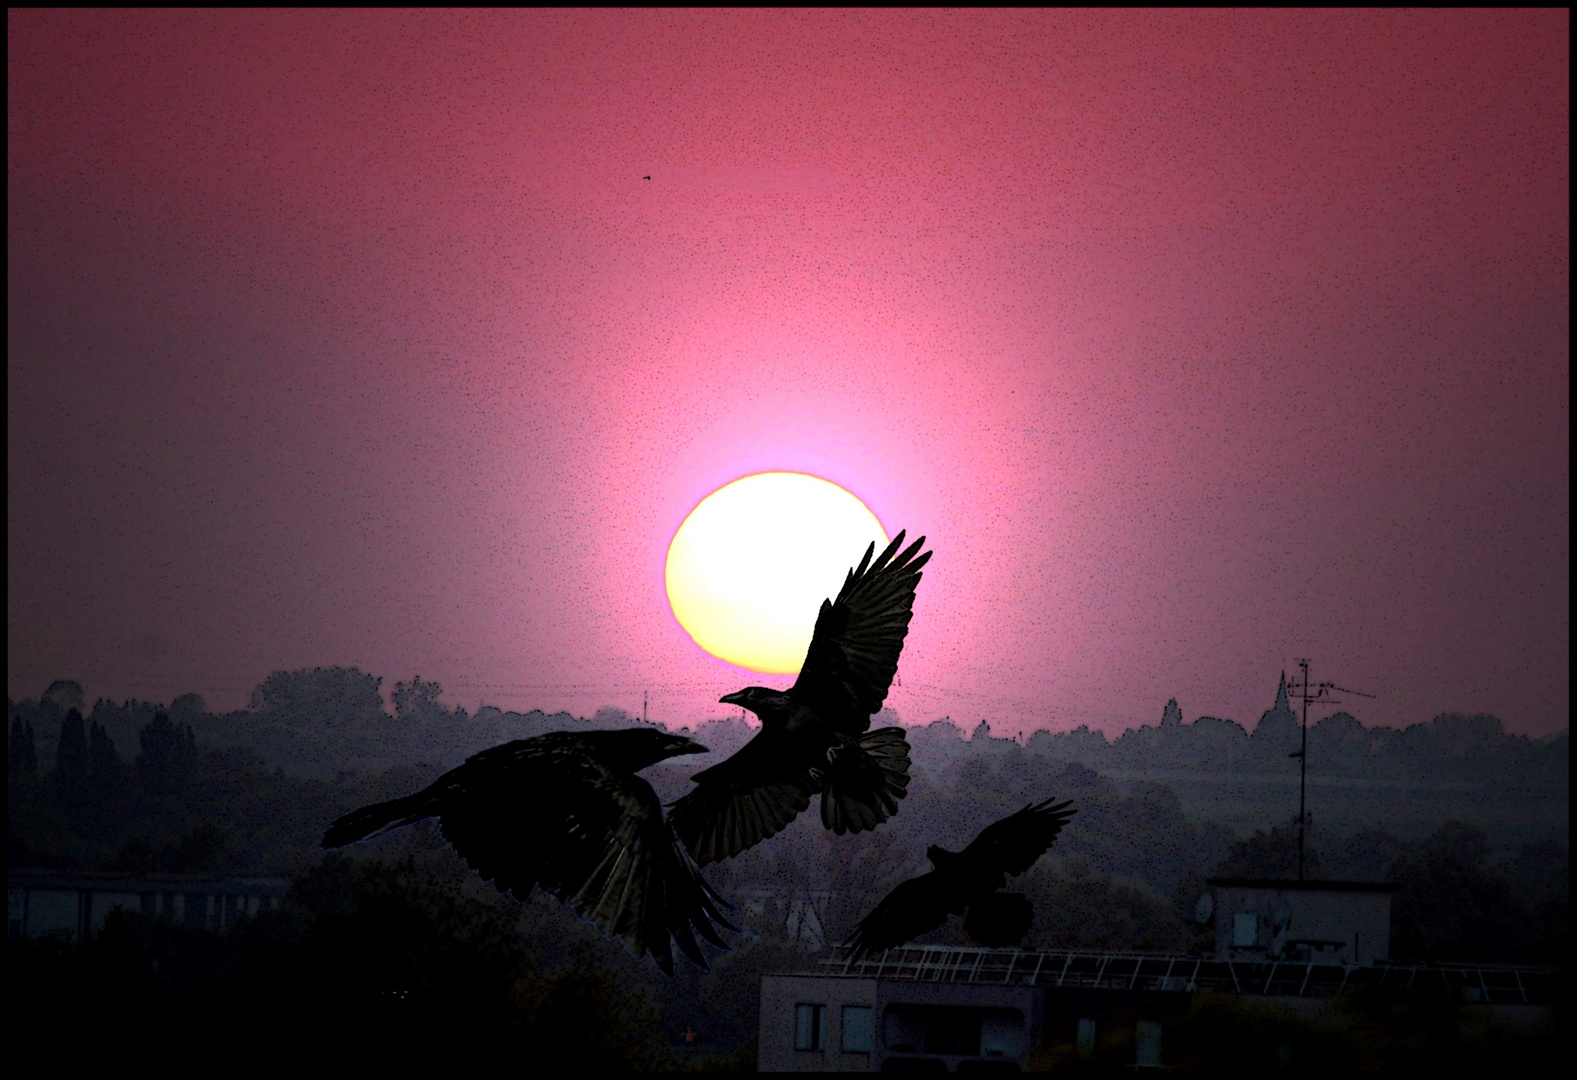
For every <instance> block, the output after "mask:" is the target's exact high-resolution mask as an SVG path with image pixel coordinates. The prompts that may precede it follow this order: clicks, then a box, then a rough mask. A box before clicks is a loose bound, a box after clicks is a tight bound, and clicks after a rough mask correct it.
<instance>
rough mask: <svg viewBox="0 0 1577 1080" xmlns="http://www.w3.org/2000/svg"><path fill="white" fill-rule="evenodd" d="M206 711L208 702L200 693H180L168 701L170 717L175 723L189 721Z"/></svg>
mask: <svg viewBox="0 0 1577 1080" xmlns="http://www.w3.org/2000/svg"><path fill="white" fill-rule="evenodd" d="M207 712H208V703H207V702H206V701H204V700H203V697H202V695H201V694H182V695H181V696H180V697H178V698H176V699H175V700H174V701H172V702H170V718H171V719H172V720H174V721H175V722H176V723H180V722H181V721H183V720H184V721H186V722H187V723H191V722H192V721H193V720H195V719H197V718H198V717H199V716H202V715H204V714H205V713H207Z"/></svg>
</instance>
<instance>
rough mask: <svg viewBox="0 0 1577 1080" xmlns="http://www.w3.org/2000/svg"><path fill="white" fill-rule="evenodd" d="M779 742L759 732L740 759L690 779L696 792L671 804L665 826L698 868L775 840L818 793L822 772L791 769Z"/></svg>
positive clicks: (768, 732) (772, 733)
mask: <svg viewBox="0 0 1577 1080" xmlns="http://www.w3.org/2000/svg"><path fill="white" fill-rule="evenodd" d="M783 741H784V736H783V734H782V733H781V732H776V731H772V730H769V729H766V728H763V729H762V730H761V731H759V732H757V733H756V736H755V738H753V739H751V740H750V741H749V742H748V743H746V744H745V745H744V746H743V747H741V748H740V750H739V752H738V753H736V754H734V755H733V756H732V757H730V758H728V759H727V760H726V761H723V762H720V763H719V764H717V765H714V766H712V767H711V768H710V769H706V770H703V771H702V772H699V773H696V774H695V775H694V776H693V777H691V780H693V781H694V782H695V785H696V786H695V787H694V788H693V789H691V790H690V791H689V792H688V793H687V794H685V795H683V796H681V797H680V798H678V799H676V800H675V801H674V802H673V803H672V804H670V806H669V809H668V820H669V822H670V823H671V824H672V825H673V829H674V832H675V834H677V835H678V837H679V839H680V840H681V841H683V843H684V845H685V847H686V848H688V849H689V851H690V854H691V855H693V856H694V857H695V861H696V862H697V863H698V864H699V865H701V866H705V865H707V864H708V863H712V862H716V861H717V860H719V859H727V858H731V857H732V856H734V855H738V854H739V853H740V852H741V851H744V850H745V849H746V848H749V847H753V846H755V845H756V844H759V843H760V842H761V841H763V840H765V839H767V838H768V837H770V836H775V835H777V834H778V833H779V832H781V831H782V830H783V829H784V827H785V826H787V825H788V823H789V822H791V821H793V820H794V819H795V818H796V817H798V816H799V815H800V814H801V813H802V812H803V811H804V810H805V808H806V807H808V806H809V805H810V799H811V796H812V795H815V794H816V793H817V792H819V791H820V790H821V787H822V780H823V776H822V774H821V772H819V771H818V770H816V769H805V768H803V767H795V766H794V765H793V763H792V759H791V758H790V757H789V756H788V755H786V754H785V753H783V749H784V748H783V747H782V746H781V745H779V744H780V743H782V742H783Z"/></svg>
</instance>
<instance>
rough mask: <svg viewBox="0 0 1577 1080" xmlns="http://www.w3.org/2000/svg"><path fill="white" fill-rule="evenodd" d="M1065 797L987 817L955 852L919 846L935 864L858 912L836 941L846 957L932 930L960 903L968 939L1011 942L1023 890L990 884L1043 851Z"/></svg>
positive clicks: (1023, 914) (1023, 925)
mask: <svg viewBox="0 0 1577 1080" xmlns="http://www.w3.org/2000/svg"><path fill="white" fill-rule="evenodd" d="M1069 805H1071V804H1070V803H1067V802H1064V803H1060V804H1058V805H1056V806H1052V805H1051V800H1050V799H1047V800H1046V801H1045V802H1043V803H1040V804H1038V805H1034V806H1026V807H1025V808H1024V809H1022V810H1020V811H1019V812H1018V813H1016V814H1011V815H1009V816H1008V817H1005V818H1003V819H1002V820H1001V821H998V822H996V823H995V824H993V825H987V826H986V827H985V828H984V829H982V830H981V831H980V835H979V836H977V837H975V839H974V842H973V843H971V844H970V845H969V846H968V847H966V848H965V849H964V850H963V851H961V852H960V851H947V850H946V849H944V848H940V847H936V846H934V845H933V846H932V847H930V848H928V849H927V850H926V853H925V854H926V857H927V858H929V859H930V860H931V865H932V866H933V867H935V869H933V870H931V871H930V872H929V873H925V874H921V875H920V876H919V877H917V878H910V879H909V880H908V881H905V882H904V883H903V884H901V885H899V886H898V887H897V888H895V889H893V891H892V892H890V893H888V894H887V896H886V898H885V899H883V900H882V902H881V903H879V904H877V905H876V909H875V910H874V911H872V912H871V913H870V914H869V915H867V916H865V918H863V919H861V920H860V924H859V925H858V926H856V927H855V928H854V933H852V934H850V935H849V940H848V941H846V942H844V944H845V945H848V946H851V947H852V950H853V951H852V952H851V953H850V954H849V959H850V961H851V962H855V961H858V960H859V959H860V958H861V957H863V956H865V955H866V954H867V953H873V952H880V951H882V950H884V949H894V948H897V947H898V946H899V945H902V944H904V943H905V942H907V941H911V940H913V939H914V938H916V937H918V936H920V935H921V934H923V933H925V932H926V931H927V930H935V929H936V928H937V927H938V926H941V925H942V924H943V923H945V922H946V921H947V917H948V916H949V915H963V914H964V909H965V908H968V909H969V914H968V915H967V916H965V918H964V932H965V933H967V934H968V935H969V936H970V938H971V939H973V940H974V941H976V942H979V943H980V944H981V945H988V946H991V947H993V948H1000V947H1005V946H1008V945H1017V944H1018V943H1019V942H1020V941H1022V940H1023V938H1024V935H1025V934H1027V933H1029V926H1030V921H1031V919H1032V918H1033V916H1034V909H1033V908H1032V907H1031V906H1030V902H1029V898H1028V897H1026V896H1025V895H1024V894H1023V893H1005V892H998V891H997V890H998V889H1000V888H1002V886H1004V885H1005V884H1007V876H1008V875H1009V874H1012V875H1015V876H1017V875H1019V874H1022V873H1023V872H1024V871H1026V870H1028V869H1029V868H1030V867H1031V866H1034V865H1035V860H1036V859H1039V858H1040V857H1041V856H1042V855H1044V854H1045V853H1046V849H1047V848H1049V847H1051V845H1052V843H1053V842H1054V841H1055V840H1056V839H1057V834H1058V833H1059V832H1061V831H1062V826H1063V825H1064V824H1066V823H1067V820H1068V819H1069V818H1070V817H1072V816H1073V815H1074V814H1075V813H1076V811H1074V810H1069V809H1068V807H1069Z"/></svg>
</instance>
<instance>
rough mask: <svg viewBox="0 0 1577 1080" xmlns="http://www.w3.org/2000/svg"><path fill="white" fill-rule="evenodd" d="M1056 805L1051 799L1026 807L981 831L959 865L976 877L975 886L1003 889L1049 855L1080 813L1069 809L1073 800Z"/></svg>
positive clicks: (965, 851)
mask: <svg viewBox="0 0 1577 1080" xmlns="http://www.w3.org/2000/svg"><path fill="white" fill-rule="evenodd" d="M1052 802H1053V800H1051V799H1047V800H1046V801H1045V802H1042V803H1036V804H1033V805H1030V806H1026V807H1025V808H1024V809H1022V810H1020V811H1019V812H1018V813H1016V814H1009V815H1008V816H1007V817H1005V818H1003V819H1002V820H1001V821H998V822H995V823H994V824H991V825H987V826H986V827H985V828H984V829H981V830H980V835H979V836H976V837H975V839H974V840H973V841H972V842H971V843H970V845H969V846H968V847H967V848H965V849H964V850H963V852H962V854H961V855H960V856H959V861H960V862H961V863H966V864H967V865H968V866H969V867H970V869H971V870H972V871H973V873H974V875H975V877H976V880H975V881H974V882H972V885H974V886H975V887H976V888H979V889H986V890H995V889H1000V888H1002V886H1003V885H1004V884H1005V883H1006V878H1007V876H1008V875H1016V874H1022V873H1023V872H1024V871H1026V870H1028V869H1029V868H1030V867H1031V866H1034V865H1035V860H1037V859H1039V858H1040V857H1041V856H1042V855H1044V854H1046V850H1047V849H1048V848H1050V847H1051V845H1052V844H1053V843H1055V842H1056V839H1057V834H1058V833H1060V832H1061V831H1062V827H1063V826H1064V825H1066V824H1067V822H1068V819H1069V818H1071V817H1072V816H1073V815H1074V814H1076V813H1077V812H1078V811H1076V810H1070V809H1068V808H1069V807H1070V806H1072V805H1073V803H1072V800H1069V801H1067V802H1062V803H1058V804H1057V805H1055V806H1053V805H1052Z"/></svg>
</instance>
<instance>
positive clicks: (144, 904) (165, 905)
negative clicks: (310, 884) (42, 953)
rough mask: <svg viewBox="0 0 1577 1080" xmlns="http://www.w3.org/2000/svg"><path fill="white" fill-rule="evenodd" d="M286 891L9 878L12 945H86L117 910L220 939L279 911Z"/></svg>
mask: <svg viewBox="0 0 1577 1080" xmlns="http://www.w3.org/2000/svg"><path fill="white" fill-rule="evenodd" d="M288 887H289V882H287V881H285V879H283V878H218V877H212V876H203V875H197V874H145V875H127V874H109V873H97V872H92V871H79V872H67V873H61V872H57V871H50V870H12V871H9V872H8V873H7V874H6V912H7V919H6V937H7V939H8V940H11V941H15V940H17V939H19V938H36V937H46V936H49V935H52V934H53V935H57V936H61V937H65V938H67V939H69V940H71V941H85V940H88V939H90V938H92V936H93V935H94V934H96V933H98V932H99V931H100V930H102V929H104V920H105V919H106V918H108V916H109V913H110V912H111V911H112V910H114V909H115V908H121V909H123V910H125V911H130V912H140V913H141V914H144V915H149V916H153V917H155V918H159V917H162V918H168V919H174V920H175V921H177V922H183V923H188V924H195V925H198V926H203V927H206V928H208V929H210V930H216V931H222V930H227V929H229V928H230V927H232V926H234V925H235V923H236V921H237V920H239V919H240V918H242V917H243V916H246V915H256V914H257V913H258V912H259V911H263V910H266V909H270V908H276V907H278V906H279V902H280V900H281V899H282V898H283V897H284V895H285V891H286V889H287V888H288Z"/></svg>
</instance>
